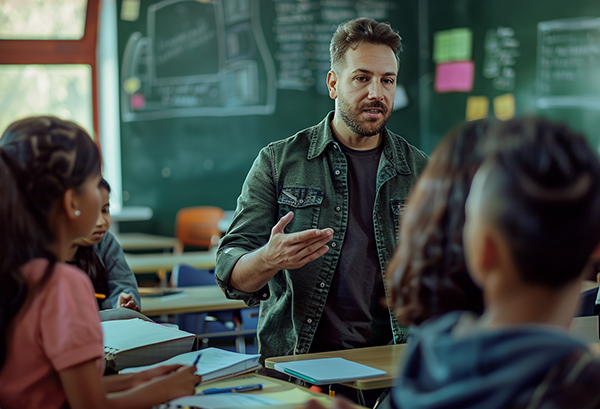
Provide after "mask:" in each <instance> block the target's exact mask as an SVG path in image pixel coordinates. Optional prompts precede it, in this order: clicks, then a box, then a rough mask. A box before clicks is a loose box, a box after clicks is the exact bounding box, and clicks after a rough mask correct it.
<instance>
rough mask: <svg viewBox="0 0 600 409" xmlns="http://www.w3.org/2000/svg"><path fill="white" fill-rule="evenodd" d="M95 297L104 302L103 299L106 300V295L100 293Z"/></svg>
mask: <svg viewBox="0 0 600 409" xmlns="http://www.w3.org/2000/svg"><path fill="white" fill-rule="evenodd" d="M94 296H95V297H96V298H99V299H101V300H103V299H105V298H106V295H104V294H99V293H94Z"/></svg>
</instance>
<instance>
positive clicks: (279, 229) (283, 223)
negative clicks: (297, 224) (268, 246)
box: [271, 212, 294, 236]
mask: <svg viewBox="0 0 600 409" xmlns="http://www.w3.org/2000/svg"><path fill="white" fill-rule="evenodd" d="M293 218H294V212H288V213H287V214H286V215H285V216H283V217H282V218H281V219H279V221H278V222H277V224H276V225H275V226H273V229H272V230H271V232H272V234H271V236H273V235H275V234H277V233H283V230H284V229H285V226H287V225H288V223H289V222H290V221H291V220H292V219H293Z"/></svg>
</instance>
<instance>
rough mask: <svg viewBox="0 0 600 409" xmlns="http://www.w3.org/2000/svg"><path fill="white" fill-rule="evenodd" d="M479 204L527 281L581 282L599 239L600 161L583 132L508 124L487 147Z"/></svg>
mask: <svg viewBox="0 0 600 409" xmlns="http://www.w3.org/2000/svg"><path fill="white" fill-rule="evenodd" d="M484 149H485V151H486V153H487V155H486V157H487V158H488V159H487V160H486V162H485V163H484V166H486V167H488V169H489V173H488V174H487V176H488V177H487V178H486V181H485V184H484V186H483V187H482V192H481V193H482V194H481V197H482V202H481V205H482V206H483V208H484V209H485V210H483V212H484V213H485V214H486V217H488V220H491V222H492V223H493V224H494V225H495V226H496V227H497V228H498V229H499V231H500V232H501V233H502V234H503V235H504V237H505V239H506V241H507V245H508V247H509V249H510V252H511V253H512V257H513V259H514V262H515V263H516V266H517V269H518V270H519V274H520V276H521V279H522V280H523V282H526V283H529V284H535V285H543V286H547V287H554V288H556V287H560V286H562V285H564V284H566V283H568V282H571V281H573V280H575V279H577V278H578V277H579V276H580V275H581V274H582V272H583V271H584V268H585V266H586V263H587V262H588V259H589V256H590V254H591V253H592V251H593V250H594V248H595V247H596V246H597V245H598V242H599V241H600V161H599V159H598V157H597V156H596V154H595V153H594V151H593V150H592V149H591V148H590V146H589V144H588V142H587V141H586V139H585V138H584V136H583V135H581V134H579V133H576V132H574V131H572V130H570V129H569V128H567V127H566V126H565V125H563V124H559V123H556V122H552V121H549V120H546V119H540V118H525V119H514V120H510V121H508V122H506V123H505V124H503V125H502V126H501V127H500V128H499V129H498V131H497V132H495V135H492V137H491V138H490V139H489V140H488V143H487V144H486V146H485V148H484Z"/></svg>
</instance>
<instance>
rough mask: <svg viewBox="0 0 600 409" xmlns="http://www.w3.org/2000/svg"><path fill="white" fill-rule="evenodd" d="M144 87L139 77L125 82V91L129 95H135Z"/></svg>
mask: <svg viewBox="0 0 600 409" xmlns="http://www.w3.org/2000/svg"><path fill="white" fill-rule="evenodd" d="M141 87H142V82H141V81H140V79H139V78H138V77H131V78H127V79H126V80H125V81H123V89H124V90H125V92H126V93H128V94H133V93H134V92H136V91H137V90H138V89H140V88H141Z"/></svg>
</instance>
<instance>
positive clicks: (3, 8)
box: [0, 0, 87, 40]
mask: <svg viewBox="0 0 600 409" xmlns="http://www.w3.org/2000/svg"><path fill="white" fill-rule="evenodd" d="M86 7H87V0H2V1H0V39H11V40H25V39H26V40H33V39H35V40H79V39H81V38H82V37H83V34H84V30H85V14H86Z"/></svg>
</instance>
